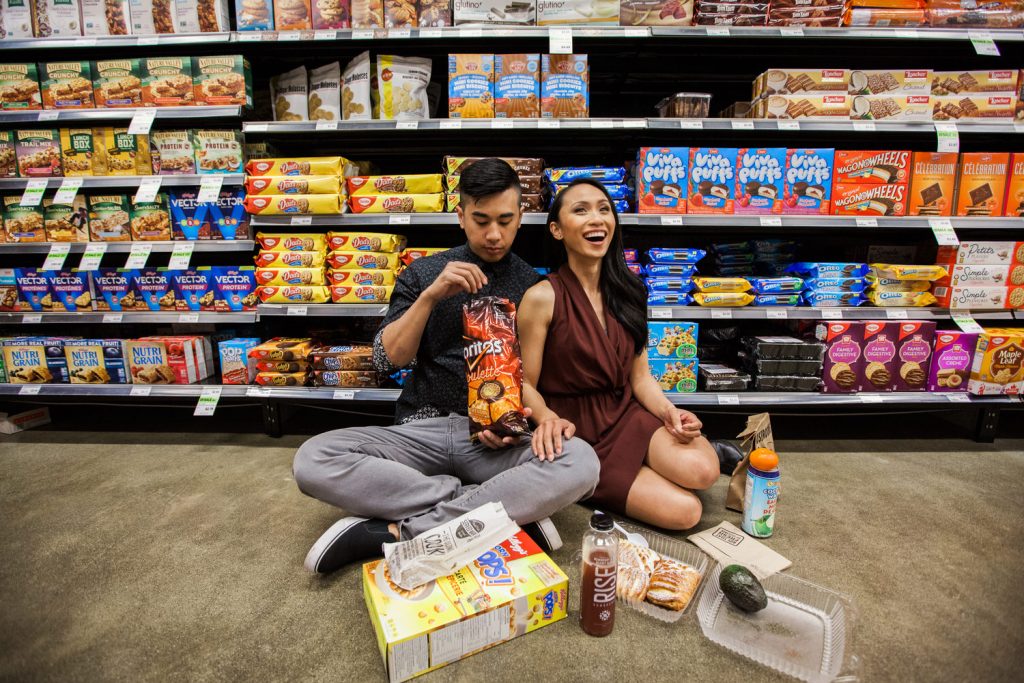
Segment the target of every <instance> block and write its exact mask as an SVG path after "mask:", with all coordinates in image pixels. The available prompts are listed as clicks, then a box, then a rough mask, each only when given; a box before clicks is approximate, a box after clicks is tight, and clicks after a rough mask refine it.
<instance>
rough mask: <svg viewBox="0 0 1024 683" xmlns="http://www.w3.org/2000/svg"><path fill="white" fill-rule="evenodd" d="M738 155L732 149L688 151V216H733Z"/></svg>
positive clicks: (703, 148)
mask: <svg viewBox="0 0 1024 683" xmlns="http://www.w3.org/2000/svg"><path fill="white" fill-rule="evenodd" d="M738 152H739V150H737V149H736V148H735V147H731V148H729V147H691V148H690V169H689V171H690V181H689V183H688V188H687V195H688V197H689V200H688V201H689V212H690V213H733V209H734V205H735V203H736V187H735V183H734V182H733V179H734V178H735V177H736V156H737V153H738Z"/></svg>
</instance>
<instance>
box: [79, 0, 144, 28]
mask: <svg viewBox="0 0 1024 683" xmlns="http://www.w3.org/2000/svg"><path fill="white" fill-rule="evenodd" d="M81 2H82V35H86V36H126V35H128V34H130V33H131V29H132V20H131V9H130V7H129V3H128V0H81Z"/></svg>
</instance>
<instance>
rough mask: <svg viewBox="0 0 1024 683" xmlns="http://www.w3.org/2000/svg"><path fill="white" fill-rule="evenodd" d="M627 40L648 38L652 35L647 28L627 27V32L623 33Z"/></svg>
mask: <svg viewBox="0 0 1024 683" xmlns="http://www.w3.org/2000/svg"><path fill="white" fill-rule="evenodd" d="M622 35H623V37H625V38H646V37H647V36H648V35H650V34H649V33H648V31H647V29H646V28H641V27H640V26H627V27H626V30H625V31H623V32H622Z"/></svg>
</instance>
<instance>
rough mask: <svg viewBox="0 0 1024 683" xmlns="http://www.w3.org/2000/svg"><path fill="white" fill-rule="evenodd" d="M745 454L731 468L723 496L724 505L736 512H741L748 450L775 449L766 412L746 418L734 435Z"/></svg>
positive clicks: (770, 422)
mask: <svg viewBox="0 0 1024 683" xmlns="http://www.w3.org/2000/svg"><path fill="white" fill-rule="evenodd" d="M736 438H737V439H739V440H740V442H741V445H742V447H743V450H744V451H746V454H745V455H744V456H743V460H741V461H740V464H739V465H737V466H736V469H735V470H733V473H732V479H730V480H729V492H728V494H727V495H726V498H725V507H727V508H729V509H730V510H735V511H736V512H743V497H744V495H745V491H746V488H747V466H748V465H749V464H750V452H751V451H753V450H754V449H755V448H770V449H771V450H773V451H774V450H775V441H774V440H773V439H772V421H771V418H770V417H769V415H768V413H757V414H756V415H751V416H750V417H748V418H747V426H746V428H745V429H744V430H743V431H742V432H740V433H739V434H737V435H736Z"/></svg>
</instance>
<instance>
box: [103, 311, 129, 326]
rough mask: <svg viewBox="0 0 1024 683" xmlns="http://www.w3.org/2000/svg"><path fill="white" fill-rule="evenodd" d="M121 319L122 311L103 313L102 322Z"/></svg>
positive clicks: (112, 321) (114, 321)
mask: <svg viewBox="0 0 1024 683" xmlns="http://www.w3.org/2000/svg"><path fill="white" fill-rule="evenodd" d="M123 320H124V313H104V314H103V322H105V323H107V324H110V323H119V322H121V321H123Z"/></svg>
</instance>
